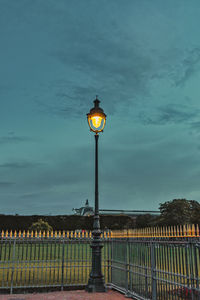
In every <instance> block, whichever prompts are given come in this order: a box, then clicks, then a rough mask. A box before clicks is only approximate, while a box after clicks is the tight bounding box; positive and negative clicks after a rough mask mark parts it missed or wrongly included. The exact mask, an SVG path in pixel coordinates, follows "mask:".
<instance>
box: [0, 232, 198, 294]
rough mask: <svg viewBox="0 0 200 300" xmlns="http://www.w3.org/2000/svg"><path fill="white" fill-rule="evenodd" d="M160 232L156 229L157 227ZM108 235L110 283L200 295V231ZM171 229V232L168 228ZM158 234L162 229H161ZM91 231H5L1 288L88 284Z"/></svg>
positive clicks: (138, 290) (105, 260) (137, 290)
mask: <svg viewBox="0 0 200 300" xmlns="http://www.w3.org/2000/svg"><path fill="white" fill-rule="evenodd" d="M153 232H154V233H155V231H153ZM144 233H145V236H140V235H141V232H138V233H136V232H135V233H134V237H130V236H131V235H130V232H129V233H128V234H127V232H126V234H125V232H124V235H123V234H122V232H121V233H120V232H115V233H111V232H109V233H104V234H102V243H103V245H104V247H103V250H102V271H103V274H104V277H105V282H106V284H107V285H108V286H110V287H113V288H115V289H117V290H119V291H121V292H123V293H125V294H126V295H127V296H130V297H133V298H134V299H143V300H145V299H152V300H155V299H158V300H161V299H162V300H176V299H192V300H197V299H198V300H200V237H199V231H198V232H197V231H196V233H195V236H194V234H192V231H191V232H189V234H188V235H187V236H184V235H183V236H182V237H181V236H180V234H179V235H178V236H177V237H174V236H172V235H171V232H170V235H169V236H168V237H166V234H165V236H164V237H161V236H159V235H157V236H153V237H147V236H148V232H144ZM168 233H169V231H168ZM155 235H156V233H155ZM90 243H91V234H89V233H88V234H87V233H85V232H84V233H76V234H75V233H74V234H66V235H60V234H55V233H54V234H50V235H45V234H37V235H36V236H35V235H34V236H32V237H31V236H29V235H28V236H27V234H16V235H8V234H4V235H3V236H1V239H0V289H1V290H2V291H3V290H7V291H9V292H10V293H12V292H13V290H16V289H27V288H45V289H46V288H48V287H49V288H52V287H54V288H59V289H61V290H62V289H64V288H66V287H71V286H74V287H77V286H83V287H84V286H85V285H86V284H87V282H88V278H89V272H90V270H91V260H92V259H91V248H90Z"/></svg>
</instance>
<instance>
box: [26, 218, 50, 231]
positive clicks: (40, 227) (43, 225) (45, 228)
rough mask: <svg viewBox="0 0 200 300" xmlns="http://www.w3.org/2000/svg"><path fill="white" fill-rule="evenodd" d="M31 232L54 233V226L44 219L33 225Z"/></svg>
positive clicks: (30, 228)
mask: <svg viewBox="0 0 200 300" xmlns="http://www.w3.org/2000/svg"><path fill="white" fill-rule="evenodd" d="M29 230H34V231H36V230H37V231H40V230H41V231H53V228H52V226H50V225H49V224H48V222H45V221H43V220H42V219H39V220H38V221H37V222H35V223H33V224H32V225H31V226H30V227H29Z"/></svg>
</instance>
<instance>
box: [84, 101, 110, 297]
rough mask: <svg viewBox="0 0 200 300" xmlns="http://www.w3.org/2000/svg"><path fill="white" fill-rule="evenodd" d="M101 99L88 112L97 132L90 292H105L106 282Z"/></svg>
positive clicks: (91, 127) (88, 288)
mask: <svg viewBox="0 0 200 300" xmlns="http://www.w3.org/2000/svg"><path fill="white" fill-rule="evenodd" d="M99 103H100V101H99V100H98V99H97V97H96V99H95V100H94V107H93V108H92V109H91V110H90V112H89V113H88V114H87V119H88V124H89V127H90V131H93V132H95V211H94V223H93V231H92V238H93V239H92V244H91V248H92V270H91V272H90V278H89V280H88V285H87V286H86V291H88V292H105V291H106V288H105V283H104V279H103V275H102V271H101V249H102V247H103V245H102V243H101V230H100V222H99V192H98V139H99V132H102V131H103V129H104V126H105V122H106V115H105V113H104V111H103V109H102V108H100V107H99Z"/></svg>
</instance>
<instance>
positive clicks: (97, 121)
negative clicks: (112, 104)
mask: <svg viewBox="0 0 200 300" xmlns="http://www.w3.org/2000/svg"><path fill="white" fill-rule="evenodd" d="M105 121H106V117H105V115H104V114H99V113H95V114H88V124H89V126H90V129H91V130H92V131H94V132H96V133H98V132H101V131H103V129H104V126H105Z"/></svg>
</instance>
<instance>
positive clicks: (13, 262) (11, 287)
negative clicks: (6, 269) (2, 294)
mask: <svg viewBox="0 0 200 300" xmlns="http://www.w3.org/2000/svg"><path fill="white" fill-rule="evenodd" d="M15 245H16V238H14V243H13V255H12V273H11V284H10V294H12V292H13V276H14V270H15Z"/></svg>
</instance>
